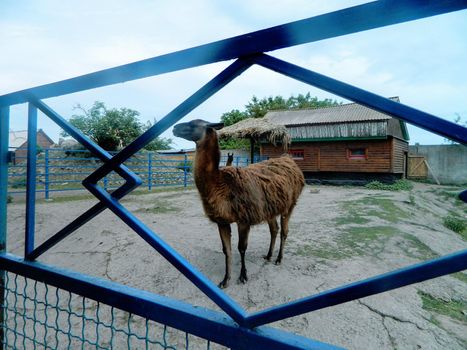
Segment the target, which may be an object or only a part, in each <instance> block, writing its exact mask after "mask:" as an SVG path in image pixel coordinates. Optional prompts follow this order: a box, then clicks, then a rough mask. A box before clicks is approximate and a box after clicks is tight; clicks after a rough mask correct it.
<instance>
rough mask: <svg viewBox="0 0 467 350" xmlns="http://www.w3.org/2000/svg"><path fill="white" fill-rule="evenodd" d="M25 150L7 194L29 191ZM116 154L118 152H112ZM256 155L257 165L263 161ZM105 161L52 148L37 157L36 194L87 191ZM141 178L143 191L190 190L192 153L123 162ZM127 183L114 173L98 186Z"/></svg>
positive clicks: (240, 161) (145, 155)
mask: <svg viewBox="0 0 467 350" xmlns="http://www.w3.org/2000/svg"><path fill="white" fill-rule="evenodd" d="M22 151H26V149H22V148H18V149H16V150H15V152H17V153H18V155H17V156H15V157H14V160H12V162H10V164H9V167H8V178H9V179H8V193H9V194H20V193H25V192H26V185H27V159H28V158H27V156H26V155H21V154H22ZM110 154H116V152H110ZM264 159H265V158H264V157H261V156H255V159H254V162H258V161H261V160H264ZM226 162H227V156H221V160H220V165H221V166H225V164H226ZM102 164H103V163H102V161H101V160H100V159H99V158H97V157H94V156H93V155H92V154H91V153H90V152H89V151H87V150H69V149H60V148H49V149H44V150H41V151H40V152H39V153H38V154H37V155H36V162H35V166H36V186H35V188H36V192H37V193H44V197H45V198H46V199H49V198H50V195H51V193H53V192H64V191H77V190H85V188H84V187H83V186H82V185H81V183H82V182H83V180H84V179H85V178H86V177H87V176H89V175H90V174H91V173H92V172H93V171H95V170H96V169H97V168H99V167H100V166H102ZM124 164H125V165H126V166H127V167H128V169H130V170H131V171H133V172H134V173H135V174H136V175H138V176H139V177H140V178H141V179H142V181H143V183H142V188H146V189H148V190H152V189H155V188H161V187H168V186H174V187H188V186H191V185H193V171H192V170H193V169H192V168H193V156H192V155H189V154H186V153H185V154H164V153H158V152H138V153H136V154H135V155H134V156H133V157H131V158H130V159H128V160H126V161H125V163H124ZM248 164H250V159H249V158H248V157H241V156H234V158H233V162H232V165H234V166H238V167H243V166H247V165H248ZM124 182H125V180H124V179H123V178H122V177H120V176H119V175H118V174H117V173H115V172H111V173H110V174H108V175H106V176H105V177H104V178H103V179H102V180H101V181H100V182H99V183H100V185H101V186H102V187H103V188H104V189H105V190H114V189H116V188H119V187H120V186H122V185H123V184H124Z"/></svg>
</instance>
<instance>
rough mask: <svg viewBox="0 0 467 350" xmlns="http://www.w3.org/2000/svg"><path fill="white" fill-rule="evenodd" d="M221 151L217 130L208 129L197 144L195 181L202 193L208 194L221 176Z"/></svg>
mask: <svg viewBox="0 0 467 350" xmlns="http://www.w3.org/2000/svg"><path fill="white" fill-rule="evenodd" d="M220 157H221V151H220V148H219V142H218V139H217V134H216V131H214V130H213V129H208V130H207V131H206V134H205V136H204V137H203V138H202V139H201V140H200V141H198V142H197V144H196V156H195V171H194V177H195V183H196V187H197V188H198V190H199V192H200V193H201V194H202V195H208V194H209V193H208V191H209V189H211V188H213V187H214V186H213V185H215V183H216V181H217V180H218V178H219V161H220Z"/></svg>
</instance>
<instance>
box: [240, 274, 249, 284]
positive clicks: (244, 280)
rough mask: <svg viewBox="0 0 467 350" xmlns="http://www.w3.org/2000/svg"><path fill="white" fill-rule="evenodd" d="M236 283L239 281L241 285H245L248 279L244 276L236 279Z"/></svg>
mask: <svg viewBox="0 0 467 350" xmlns="http://www.w3.org/2000/svg"><path fill="white" fill-rule="evenodd" d="M238 281H239V282H240V283H242V284H245V283H246V282H248V277H247V275H245V276H240V277H239V278H238Z"/></svg>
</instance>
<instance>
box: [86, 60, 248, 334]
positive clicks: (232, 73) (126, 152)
mask: <svg viewBox="0 0 467 350" xmlns="http://www.w3.org/2000/svg"><path fill="white" fill-rule="evenodd" d="M252 63H253V61H252V59H251V58H243V59H239V60H237V61H235V62H234V63H232V64H231V65H230V66H229V67H227V68H226V69H224V70H223V71H222V72H221V73H219V74H218V75H217V76H216V77H214V78H213V79H212V80H210V81H209V82H208V83H207V84H205V85H204V86H203V87H201V88H200V89H199V90H198V91H196V92H195V93H194V94H193V95H191V96H190V97H189V98H187V99H186V100H185V101H184V102H182V103H181V104H180V105H179V106H177V107H176V108H175V109H174V110H172V111H171V112H170V113H169V114H167V115H166V116H165V117H164V118H162V119H161V120H160V121H159V122H158V123H157V124H155V125H154V126H153V127H151V128H150V129H149V130H147V131H146V132H145V133H144V134H143V135H141V136H140V137H138V138H137V139H136V140H135V141H133V142H132V143H131V144H130V145H128V146H127V147H125V148H124V149H123V150H122V151H120V152H119V153H118V154H116V155H115V156H114V157H113V158H112V159H111V160H109V161H108V162H107V163H106V164H104V165H103V166H102V167H101V168H99V169H97V170H96V171H95V172H94V173H93V174H91V175H90V176H89V177H88V178H87V179H85V180H84V181H83V185H84V186H85V187H86V188H87V189H88V190H89V191H90V192H91V193H92V194H94V196H96V197H97V198H98V199H99V200H100V201H101V202H102V203H104V204H105V205H106V206H107V207H108V208H109V209H110V210H112V211H113V212H114V214H115V215H117V216H118V217H119V218H120V219H121V220H122V221H124V222H125V223H126V224H127V225H128V226H129V227H131V228H132V229H133V230H134V231H135V232H136V233H137V234H138V235H139V236H141V237H142V238H143V239H144V240H145V241H146V242H147V243H148V244H149V245H151V246H152V247H153V248H154V249H156V250H157V251H158V252H159V253H160V254H161V255H162V256H163V257H164V258H165V259H166V260H167V261H168V262H169V263H171V264H172V265H173V266H174V267H175V268H176V269H177V270H179V271H180V272H181V273H182V274H183V275H184V276H185V277H187V278H188V279H189V280H190V281H191V282H192V283H193V284H194V285H195V286H197V287H198V288H199V289H200V290H201V291H202V292H203V293H204V294H206V295H207V296H208V297H209V298H210V299H211V300H212V301H213V302H214V303H216V304H217V305H218V306H219V307H220V308H221V309H222V310H224V311H225V312H226V313H227V314H228V315H229V316H230V317H232V319H233V320H235V321H236V322H237V323H239V324H240V325H241V324H242V323H243V321H244V319H245V316H246V313H245V311H244V310H243V309H242V308H241V307H240V306H239V305H238V304H237V303H236V302H235V301H233V300H232V299H231V298H229V297H228V296H227V295H226V294H225V293H224V292H223V291H221V290H220V289H219V288H218V287H217V286H216V285H215V284H213V283H212V282H211V281H210V280H209V279H208V278H206V277H205V276H204V275H203V274H202V273H200V272H199V271H198V270H197V269H195V268H194V267H193V266H192V265H191V264H190V263H189V262H188V261H187V260H186V259H184V258H183V257H182V256H181V255H180V254H178V253H177V252H176V251H175V250H174V249H173V248H172V247H170V246H169V245H168V244H167V243H165V242H164V241H163V240H162V239H161V238H160V237H159V236H157V235H156V234H155V233H154V232H152V231H151V229H149V228H148V227H147V226H146V225H144V224H143V223H142V222H140V221H139V220H138V218H137V217H135V216H134V215H133V214H132V213H131V212H129V211H128V210H127V209H126V208H125V207H124V206H122V205H121V204H120V203H119V202H118V199H116V198H114V197H113V196H111V195H109V194H108V193H107V191H105V190H103V189H102V188H100V187H99V186H97V185H96V183H97V181H98V180H99V179H100V178H102V177H103V176H105V175H106V174H107V173H108V172H109V171H110V170H111V169H112V167H115V166H118V164H119V163H121V162H124V161H125V160H126V159H128V158H129V157H130V156H131V155H133V154H134V153H135V152H137V151H138V150H140V149H141V148H143V147H144V146H145V145H146V144H148V143H149V142H150V141H151V140H152V139H153V138H154V137H157V136H158V135H160V134H161V133H162V132H164V131H165V130H166V129H167V128H168V127H170V126H171V125H173V124H174V123H175V122H177V121H178V120H180V119H181V118H183V117H184V116H185V115H186V114H188V113H189V112H191V111H192V110H193V109H195V108H196V107H197V106H199V105H200V104H201V103H203V102H204V101H206V100H207V99H208V98H210V97H211V96H212V95H214V94H215V93H216V92H217V91H219V90H221V89H222V88H223V87H224V86H226V85H227V84H228V83H230V82H231V81H232V80H233V79H235V78H236V77H238V76H239V75H240V74H241V73H243V72H244V71H245V70H247V69H248V68H249V67H250V66H251V65H252Z"/></svg>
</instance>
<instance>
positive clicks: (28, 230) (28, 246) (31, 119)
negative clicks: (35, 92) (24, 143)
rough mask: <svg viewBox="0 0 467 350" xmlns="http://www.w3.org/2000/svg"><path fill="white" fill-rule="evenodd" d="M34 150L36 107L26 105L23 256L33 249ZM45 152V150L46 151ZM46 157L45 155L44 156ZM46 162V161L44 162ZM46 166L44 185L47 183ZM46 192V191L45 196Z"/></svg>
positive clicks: (34, 216) (35, 141)
mask: <svg viewBox="0 0 467 350" xmlns="http://www.w3.org/2000/svg"><path fill="white" fill-rule="evenodd" d="M36 151H37V108H36V107H34V106H33V105H32V104H29V105H28V164H27V170H26V171H27V184H26V227H25V236H24V256H27V255H28V254H29V253H30V252H32V251H33V250H34V231H35V224H36V220H35V219H36V213H35V210H36ZM46 152H47V151H46ZM46 158H47V156H46ZM46 164H47V163H46ZM47 180H48V178H47V168H46V180H45V181H46V186H47V185H48V184H47ZM47 197H48V193H47V192H46V198H47Z"/></svg>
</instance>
